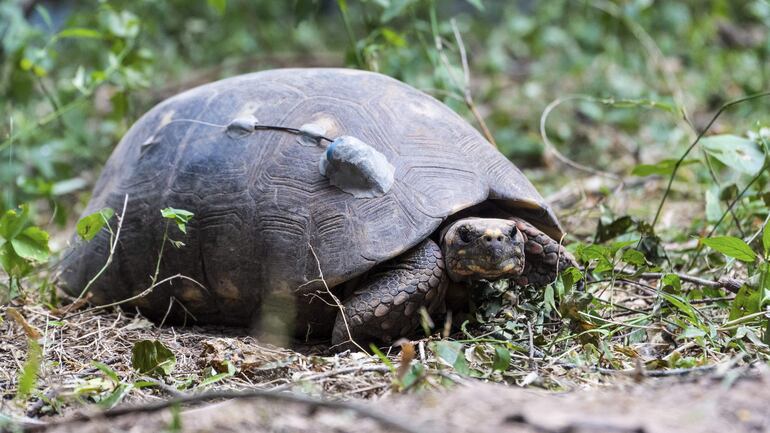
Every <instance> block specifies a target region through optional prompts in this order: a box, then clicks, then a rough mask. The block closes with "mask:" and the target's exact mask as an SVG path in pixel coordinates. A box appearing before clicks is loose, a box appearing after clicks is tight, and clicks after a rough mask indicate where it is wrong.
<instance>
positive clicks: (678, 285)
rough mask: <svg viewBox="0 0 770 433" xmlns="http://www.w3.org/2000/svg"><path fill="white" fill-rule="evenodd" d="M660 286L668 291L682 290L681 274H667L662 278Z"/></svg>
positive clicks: (676, 291)
mask: <svg viewBox="0 0 770 433" xmlns="http://www.w3.org/2000/svg"><path fill="white" fill-rule="evenodd" d="M660 288H661V290H663V291H664V292H668V293H680V292H681V291H682V280H681V279H680V278H679V275H676V274H666V275H664V276H663V278H661V279H660Z"/></svg>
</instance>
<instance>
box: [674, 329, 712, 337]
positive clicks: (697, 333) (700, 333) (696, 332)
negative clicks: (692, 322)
mask: <svg viewBox="0 0 770 433" xmlns="http://www.w3.org/2000/svg"><path fill="white" fill-rule="evenodd" d="M705 336H706V331H704V330H702V329H700V328H697V327H695V326H688V327H687V328H686V329H685V330H684V331H683V332H682V333H681V334H679V338H697V337H705Z"/></svg>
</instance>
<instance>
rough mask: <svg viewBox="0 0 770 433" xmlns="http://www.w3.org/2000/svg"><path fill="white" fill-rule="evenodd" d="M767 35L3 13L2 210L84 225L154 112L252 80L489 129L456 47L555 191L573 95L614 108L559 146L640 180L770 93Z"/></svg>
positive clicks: (289, 14)
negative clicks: (428, 109)
mask: <svg viewBox="0 0 770 433" xmlns="http://www.w3.org/2000/svg"><path fill="white" fill-rule="evenodd" d="M769 25H770V2H768V1H767V0H747V1H728V0H714V1H699V0H691V1H653V0H614V1H609V0H591V1H561V0H549V1H534V0H519V1H489V0H487V1H483V0H467V1H465V0H452V1H450V0H443V1H442V0H433V1H428V0H369V1H351V0H348V1H346V0H338V1H321V0H318V1H313V0H294V1H267V0H263V1H245V0H241V1H236V0H209V1H188V0H175V1H155V0H152V1H148V0H132V1H127V0H113V1H80V2H76V1H30V0H26V1H20V0H4V1H3V2H2V3H0V36H1V39H2V44H1V45H0V113H1V114H2V115H1V116H0V185H2V187H1V188H2V198H1V199H0V210H4V209H10V208H14V207H15V206H17V205H18V204H20V203H23V202H31V203H33V204H34V205H35V206H34V208H35V209H36V212H37V215H38V220H43V221H39V223H40V222H42V223H45V221H49V222H52V223H55V224H58V225H60V226H61V225H64V224H66V223H67V222H68V221H72V220H73V219H74V217H75V216H76V214H77V213H78V212H79V209H80V208H81V206H82V204H83V203H84V202H85V201H86V200H87V198H88V193H89V190H90V187H91V185H92V184H93V182H94V181H95V179H96V177H97V176H98V173H99V171H100V168H101V167H102V165H103V163H104V161H105V160H106V158H107V157H108V156H109V154H110V152H111V150H112V149H113V147H114V146H115V145H116V144H117V142H118V141H119V140H120V138H121V137H122V135H123V134H124V133H125V132H126V130H127V129H128V128H129V127H130V126H131V124H132V122H134V121H135V120H136V119H137V118H138V117H139V116H140V115H141V114H142V113H143V112H145V111H146V110H147V109H149V108H150V107H151V106H152V105H154V104H156V103H157V102H159V101H160V100H162V99H164V98H166V97H169V96H171V95H173V94H175V93H177V92H179V91H181V90H183V89H186V88H189V87H192V86H195V85H198V84H203V83H205V82H210V81H213V80H216V79H219V78H223V77H228V76H232V75H236V74H239V73H244V72H248V71H255V70H261V69H268V68H275V67H293V66H348V67H355V68H362V69H369V70H375V71H379V72H382V73H384V74H387V75H390V76H393V77H396V78H398V79H400V80H403V81H405V82H407V83H409V84H411V85H413V86H415V87H417V88H420V89H422V90H424V91H426V92H428V93H430V94H432V95H434V96H435V97H437V98H439V99H441V100H442V101H444V102H446V103H447V104H449V105H450V106H451V107H452V108H453V109H455V110H456V111H458V112H459V113H460V114H461V115H463V116H464V117H465V118H467V119H468V120H469V122H471V123H473V124H474V125H475V126H479V125H478V123H477V119H476V116H474V115H472V113H471V112H470V110H469V107H468V105H467V104H466V103H465V98H464V96H465V94H464V92H465V80H466V76H465V74H464V73H463V67H462V62H461V56H460V44H459V40H458V38H457V35H458V34H459V35H461V37H462V41H463V45H464V48H465V50H466V51H467V57H468V72H469V74H468V76H467V79H468V82H469V90H470V93H471V95H472V99H473V101H474V105H475V107H476V109H477V110H478V113H479V117H481V118H483V119H485V121H486V123H487V126H488V127H489V129H490V131H491V132H492V134H493V135H494V138H495V141H496V142H497V145H498V147H499V148H500V150H501V151H502V152H504V153H505V154H506V155H507V156H509V157H510V158H511V159H512V160H513V161H514V162H515V163H516V164H518V165H519V166H522V167H529V168H533V169H535V171H534V172H533V173H535V174H533V176H534V177H536V178H539V179H540V183H541V185H542V184H543V183H545V185H543V186H542V188H543V189H544V190H545V192H549V191H554V190H557V189H558V188H559V187H560V186H563V185H564V184H565V183H569V182H570V181H571V179H573V178H574V177H575V176H579V175H583V174H581V173H579V172H563V171H562V170H555V168H558V165H555V164H554V163H553V161H551V160H550V159H549V158H547V157H546V156H547V155H545V154H544V147H543V140H542V138H541V136H540V131H539V127H540V119H541V115H542V114H543V111H544V109H545V108H546V107H547V106H548V104H549V103H551V102H553V101H555V100H557V99H558V98H565V97H568V95H572V94H583V95H590V96H591V97H594V98H612V100H611V101H609V100H606V99H605V100H603V101H601V100H589V99H579V100H571V99H570V100H566V101H564V103H562V104H559V106H558V107H556V108H555V109H554V111H553V113H552V114H551V115H550V116H549V119H548V128H547V131H548V134H549V137H550V138H551V140H552V141H553V142H554V143H555V144H556V145H557V146H558V148H559V149H560V150H561V151H562V152H563V153H565V154H566V155H567V156H569V157H570V158H572V159H574V160H576V161H578V162H580V163H583V164H589V165H591V166H593V167H597V168H600V169H601V170H604V171H608V172H614V173H618V174H620V175H628V174H629V173H630V172H631V170H632V169H633V167H634V166H636V165H638V164H640V163H656V162H659V161H661V160H665V159H666V158H674V157H678V155H679V154H680V153H681V151H682V150H683V149H684V148H685V147H686V146H687V145H688V144H689V142H690V141H691V140H692V139H693V138H694V136H695V133H696V131H698V130H700V129H701V128H703V126H705V123H707V121H708V119H709V118H710V116H711V114H712V113H713V111H714V110H715V109H716V108H718V107H719V106H720V105H721V104H722V103H724V102H725V101H727V100H729V99H732V98H736V97H740V96H742V95H745V94H751V93H755V92H759V91H761V90H762V89H766V88H768V80H769V79H770V77H769V75H770V65H768V61H767V60H768V59H767V58H768V53H769V52H770V37H768V26H769ZM621 100H629V101H626V102H622V103H620V102H618V101H621ZM612 101H614V102H613V103H609V104H608V103H607V102H612ZM767 104H768V103H767V101H763V100H758V101H753V102H751V103H747V104H743V105H741V106H739V107H737V108H736V109H734V110H731V111H730V112H729V113H728V114H727V115H726V116H724V117H722V118H721V119H720V121H719V122H718V124H717V125H716V127H715V131H717V132H718V131H720V130H730V131H734V132H736V131H737V133H738V134H741V133H743V132H745V131H748V130H759V129H761V127H762V126H763V125H764V122H766V116H764V114H762V113H760V114H757V107H758V106H761V107H765V108H766V107H767ZM764 113H766V110H764ZM675 155H676V156H675ZM700 176H701V177H705V176H707V175H706V174H703V173H701V174H700ZM696 177H697V176H696ZM551 181H553V182H551ZM549 182H550V183H549ZM763 182H764V181H763ZM759 186H760V187H762V185H759ZM704 188H708V186H704Z"/></svg>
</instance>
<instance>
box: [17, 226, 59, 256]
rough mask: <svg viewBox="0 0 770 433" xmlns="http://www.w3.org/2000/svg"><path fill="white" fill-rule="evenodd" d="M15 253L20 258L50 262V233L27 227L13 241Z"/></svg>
mask: <svg viewBox="0 0 770 433" xmlns="http://www.w3.org/2000/svg"><path fill="white" fill-rule="evenodd" d="M11 245H13V249H14V251H16V254H18V255H19V257H22V258H24V259H27V260H33V261H36V262H41V263H42V262H45V261H47V260H48V256H49V254H50V250H49V249H48V233H46V232H45V231H43V230H41V229H39V228H37V227H27V228H26V229H24V231H22V232H21V233H20V234H19V235H18V236H16V237H15V238H13V239H11Z"/></svg>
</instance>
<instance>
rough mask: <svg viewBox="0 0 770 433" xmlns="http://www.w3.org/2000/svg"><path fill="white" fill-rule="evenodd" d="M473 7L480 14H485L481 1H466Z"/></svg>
mask: <svg viewBox="0 0 770 433" xmlns="http://www.w3.org/2000/svg"><path fill="white" fill-rule="evenodd" d="M465 1H467V2H468V4H470V5H471V6H473V7H475V8H476V9H477V10H478V11H479V12H484V3H482V2H481V0H465Z"/></svg>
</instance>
